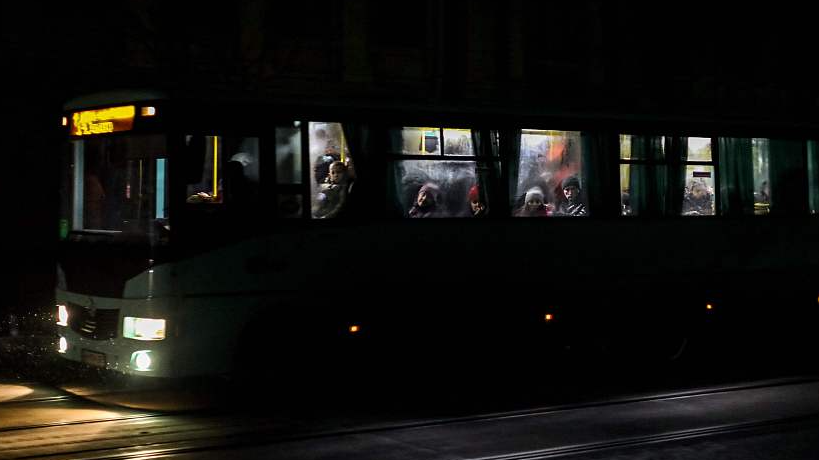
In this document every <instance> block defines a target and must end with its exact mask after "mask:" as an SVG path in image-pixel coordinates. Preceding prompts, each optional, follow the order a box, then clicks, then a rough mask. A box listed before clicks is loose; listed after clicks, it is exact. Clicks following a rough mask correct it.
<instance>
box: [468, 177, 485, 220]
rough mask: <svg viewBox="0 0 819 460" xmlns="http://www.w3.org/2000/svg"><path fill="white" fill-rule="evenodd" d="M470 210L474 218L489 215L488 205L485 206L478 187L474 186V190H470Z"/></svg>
mask: <svg viewBox="0 0 819 460" xmlns="http://www.w3.org/2000/svg"><path fill="white" fill-rule="evenodd" d="M468 198H469V209H470V211H471V212H472V217H486V216H487V214H489V211H488V210H487V209H486V205H485V204H483V201H481V193H480V189H479V188H478V185H477V184H476V185H473V186H472V188H470V189H469V195H468Z"/></svg>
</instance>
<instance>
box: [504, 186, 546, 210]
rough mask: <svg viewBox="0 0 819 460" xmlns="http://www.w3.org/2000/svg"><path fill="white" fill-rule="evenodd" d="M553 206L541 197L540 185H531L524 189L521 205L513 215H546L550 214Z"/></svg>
mask: <svg viewBox="0 0 819 460" xmlns="http://www.w3.org/2000/svg"><path fill="white" fill-rule="evenodd" d="M553 209H554V208H553V206H552V205H551V204H550V203H546V202H545V201H544V199H543V190H542V189H541V188H540V187H537V186H536V187H532V188H530V189H529V190H527V191H526V195H525V196H524V199H523V206H521V207H520V208H518V209H517V210H516V211H515V212H514V213H513V215H514V216H515V217H547V216H551V215H552V211H553Z"/></svg>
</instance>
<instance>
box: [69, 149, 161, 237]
mask: <svg viewBox="0 0 819 460" xmlns="http://www.w3.org/2000/svg"><path fill="white" fill-rule="evenodd" d="M164 155H165V138H164V137H163V136H157V135H151V136H123V137H114V138H90V139H83V140H77V141H73V142H72V155H71V156H72V158H71V162H69V163H66V164H65V165H64V167H68V168H69V171H71V170H73V171H74V174H73V179H72V182H73V186H72V189H73V197H72V199H71V201H67V200H63V201H61V206H70V207H72V208H73V211H71V212H67V210H61V211H62V212H61V214H62V215H71V221H72V224H71V228H72V229H73V230H102V231H114V232H120V231H129V232H134V231H149V230H150V229H151V222H153V221H158V220H164V219H167V194H166V193H165V190H167V183H168V176H167V174H166V173H165V164H166V163H165V162H166V160H165V159H164V158H161V157H162V156H164ZM69 174H70V173H69Z"/></svg>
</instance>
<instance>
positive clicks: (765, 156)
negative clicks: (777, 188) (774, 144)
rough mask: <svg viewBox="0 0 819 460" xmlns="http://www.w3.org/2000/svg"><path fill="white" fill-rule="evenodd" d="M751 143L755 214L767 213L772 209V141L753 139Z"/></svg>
mask: <svg viewBox="0 0 819 460" xmlns="http://www.w3.org/2000/svg"><path fill="white" fill-rule="evenodd" d="M751 145H752V150H751V152H752V158H753V160H752V161H753V168H754V214H756V215H765V214H768V213H769V212H770V209H771V177H770V171H769V162H768V160H769V158H770V153H771V143H770V140H768V139H753V140H752V141H751Z"/></svg>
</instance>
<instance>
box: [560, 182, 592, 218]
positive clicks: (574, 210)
mask: <svg viewBox="0 0 819 460" xmlns="http://www.w3.org/2000/svg"><path fill="white" fill-rule="evenodd" d="M560 187H561V188H562V189H563V196H564V198H565V201H561V202H560V205H558V207H557V210H556V211H555V213H554V215H556V216H585V215H587V212H586V205H585V204H583V202H582V201H581V200H580V180H579V179H578V178H577V176H569V177H567V178H565V179H563V182H562V183H561V184H560Z"/></svg>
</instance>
